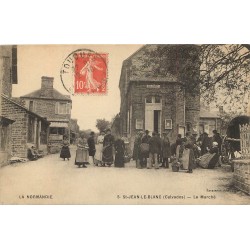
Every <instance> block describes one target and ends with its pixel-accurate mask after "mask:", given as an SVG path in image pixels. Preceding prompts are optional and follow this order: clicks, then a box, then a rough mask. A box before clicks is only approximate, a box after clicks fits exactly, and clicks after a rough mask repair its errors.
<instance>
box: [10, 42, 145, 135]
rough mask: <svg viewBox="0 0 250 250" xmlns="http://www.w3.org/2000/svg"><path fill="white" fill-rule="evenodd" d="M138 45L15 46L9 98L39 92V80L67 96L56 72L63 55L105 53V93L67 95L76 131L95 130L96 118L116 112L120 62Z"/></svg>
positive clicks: (58, 69)
mask: <svg viewBox="0 0 250 250" xmlns="http://www.w3.org/2000/svg"><path fill="white" fill-rule="evenodd" d="M141 47H142V45H139V44H136V45H46V46H44V45H21V46H18V84H17V85H13V92H12V95H13V97H19V96H22V95H25V94H28V93H30V92H32V91H34V90H37V89H40V87H41V77H42V76H50V77H54V88H55V89H56V90H58V91H59V92H61V93H62V94H65V95H67V94H69V93H68V92H67V91H66V90H65V89H64V87H63V85H62V82H61V79H60V69H61V66H62V63H63V62H64V60H65V59H66V58H67V56H68V55H69V54H70V53H71V52H73V51H75V50H77V49H90V50H93V51H95V52H97V53H101V52H104V53H108V93H107V94H106V95H103V96H71V99H72V111H71V117H72V118H75V119H78V124H79V126H80V129H84V130H85V129H91V130H94V131H97V128H96V127H95V125H96V119H102V118H105V119H106V120H109V121H111V119H112V118H113V117H114V116H115V115H116V114H117V113H119V111H120V91H119V79H120V73H121V67H122V62H123V61H124V60H125V59H126V58H128V57H129V56H130V55H131V54H133V53H134V52H135V51H137V50H138V49H139V48H141Z"/></svg>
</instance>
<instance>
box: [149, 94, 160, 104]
mask: <svg viewBox="0 0 250 250" xmlns="http://www.w3.org/2000/svg"><path fill="white" fill-rule="evenodd" d="M146 103H161V97H160V96H147V97H146Z"/></svg>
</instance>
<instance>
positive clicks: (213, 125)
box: [199, 106, 225, 137]
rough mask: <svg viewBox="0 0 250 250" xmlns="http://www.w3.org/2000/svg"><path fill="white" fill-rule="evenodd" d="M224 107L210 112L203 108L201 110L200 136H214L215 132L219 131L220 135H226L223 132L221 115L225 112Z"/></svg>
mask: <svg viewBox="0 0 250 250" xmlns="http://www.w3.org/2000/svg"><path fill="white" fill-rule="evenodd" d="M221 108H222V107H220V110H218V111H217V110H210V109H209V108H205V107H203V106H201V110H200V123H199V134H202V133H203V132H206V133H208V136H210V137H211V136H213V130H217V132H218V133H220V134H225V131H223V130H222V127H221V124H222V119H221V113H222V112H223V109H222V110H221Z"/></svg>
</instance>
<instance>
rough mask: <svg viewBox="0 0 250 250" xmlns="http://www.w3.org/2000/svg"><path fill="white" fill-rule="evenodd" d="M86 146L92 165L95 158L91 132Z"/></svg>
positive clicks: (92, 133) (93, 135) (93, 139)
mask: <svg viewBox="0 0 250 250" xmlns="http://www.w3.org/2000/svg"><path fill="white" fill-rule="evenodd" d="M88 146H89V156H92V159H93V164H94V156H95V152H96V149H95V133H94V132H91V133H90V137H89V138H88Z"/></svg>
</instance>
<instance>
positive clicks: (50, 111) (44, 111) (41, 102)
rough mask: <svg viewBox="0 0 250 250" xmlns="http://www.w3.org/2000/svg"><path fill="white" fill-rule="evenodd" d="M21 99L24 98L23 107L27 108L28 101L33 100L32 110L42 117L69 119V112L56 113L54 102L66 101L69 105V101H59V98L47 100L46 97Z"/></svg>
mask: <svg viewBox="0 0 250 250" xmlns="http://www.w3.org/2000/svg"><path fill="white" fill-rule="evenodd" d="M21 99H22V100H25V107H26V108H27V109H29V102H30V101H33V103H34V104H33V105H34V106H33V107H34V108H33V111H32V112H35V113H37V114H39V115H40V116H42V117H46V118H47V120H50V119H52V120H56V119H58V120H60V119H67V120H69V119H70V114H58V113H56V112H57V111H56V110H57V109H56V103H59V102H60V103H68V104H69V105H71V103H70V102H67V101H59V100H47V99H36V98H25V97H21Z"/></svg>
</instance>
